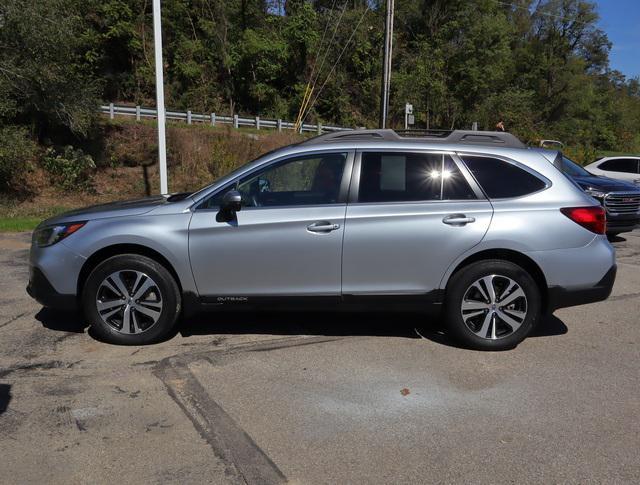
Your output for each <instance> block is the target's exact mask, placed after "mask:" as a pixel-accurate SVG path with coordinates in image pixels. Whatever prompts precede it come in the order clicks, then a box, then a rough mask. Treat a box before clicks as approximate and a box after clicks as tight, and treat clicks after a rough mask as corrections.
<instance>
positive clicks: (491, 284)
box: [445, 260, 541, 350]
mask: <svg viewBox="0 0 640 485" xmlns="http://www.w3.org/2000/svg"><path fill="white" fill-rule="evenodd" d="M540 311H541V301H540V290H539V289H538V286H537V285H536V282H535V281H534V280H533V278H532V277H531V275H529V273H527V272H526V271H525V270H524V269H523V268H521V267H520V266H518V265H516V264H514V263H511V262H509V261H502V260H488V261H481V262H477V263H473V264H471V265H469V266H466V267H465V268H463V269H461V270H460V271H458V272H457V273H456V274H454V275H453V276H452V278H451V280H450V282H449V285H448V286H447V297H446V302H445V312H446V317H447V323H448V328H449V331H450V332H451V334H452V336H453V337H454V338H456V339H457V340H458V341H459V342H460V343H461V344H462V345H464V346H466V347H470V348H474V349H478V350H505V349H511V348H513V347H515V346H516V345H518V344H519V343H520V342H522V341H523V340H524V339H525V338H526V337H527V335H528V334H529V333H530V332H531V329H532V328H533V326H534V325H535V323H536V322H537V321H538V319H539V317H540Z"/></svg>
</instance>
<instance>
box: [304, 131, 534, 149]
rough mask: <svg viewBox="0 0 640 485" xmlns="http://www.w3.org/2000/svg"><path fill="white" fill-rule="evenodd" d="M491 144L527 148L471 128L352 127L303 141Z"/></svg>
mask: <svg viewBox="0 0 640 485" xmlns="http://www.w3.org/2000/svg"><path fill="white" fill-rule="evenodd" d="M417 139H421V140H425V141H427V140H428V141H429V142H431V143H448V144H452V143H458V144H464V145H491V146H498V147H505V148H526V147H527V146H526V145H525V144H524V143H522V142H521V141H520V140H519V139H518V138H517V137H515V136H514V135H512V134H511V133H506V132H503V131H471V130H395V131H394V130H389V129H387V130H351V131H338V132H332V133H326V134H324V135H320V136H316V137H313V138H309V139H308V140H305V141H303V142H302V144H310V145H312V144H313V145H315V144H319V143H338V142H342V141H356V140H357V141H374V142H375V141H415V140H417Z"/></svg>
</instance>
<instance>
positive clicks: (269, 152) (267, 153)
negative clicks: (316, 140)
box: [191, 147, 285, 199]
mask: <svg viewBox="0 0 640 485" xmlns="http://www.w3.org/2000/svg"><path fill="white" fill-rule="evenodd" d="M281 148H285V147H280V148H276V149H274V150H270V151H268V152H266V153H263V154H261V155H260V156H258V157H256V158H254V159H253V160H250V161H248V162H246V163H243V164H242V165H240V166H239V167H238V168H236V169H234V170H232V171H231V172H229V173H227V174H224V175H223V176H222V177H219V178H218V179H216V180H214V181H213V182H209V183H208V184H207V185H205V186H204V187H202V188H200V189H198V190H197V191H195V192H194V193H193V194H192V195H191V198H193V199H197V198H198V196H199V195H200V194H201V193H202V192H204V191H205V190H207V189H208V188H209V187H211V186H212V185H215V184H217V183H218V182H219V181H220V180H222V179H224V178H228V177H229V178H233V175H234V174H235V173H238V172H241V171H242V170H243V169H244V168H245V167H246V166H247V165H250V164H252V163H254V162H256V161H258V160H260V159H261V158H263V157H266V156H267V155H271V154H272V153H275V152H277V151H278V150H280V149H281Z"/></svg>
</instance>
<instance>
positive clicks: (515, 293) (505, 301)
mask: <svg viewBox="0 0 640 485" xmlns="http://www.w3.org/2000/svg"><path fill="white" fill-rule="evenodd" d="M460 312H461V314H462V320H463V321H464V323H465V325H466V326H467V328H468V329H469V330H471V332H473V333H474V334H475V335H477V336H478V337H480V338H483V339H489V340H497V339H501V338H505V337H508V336H509V335H511V334H513V333H514V332H516V331H517V330H518V329H519V328H520V327H521V326H522V324H523V323H524V321H525V319H526V318H527V297H526V295H525V293H524V290H523V289H522V288H521V287H520V285H519V284H518V283H516V282H515V281H514V280H513V279H511V278H509V277H507V276H502V275H496V274H492V275H488V276H485V277H483V278H480V279H478V280H476V281H475V282H473V283H472V284H471V285H470V286H469V288H467V291H465V293H464V297H463V298H462V304H461V308H460Z"/></svg>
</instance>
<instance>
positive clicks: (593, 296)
mask: <svg viewBox="0 0 640 485" xmlns="http://www.w3.org/2000/svg"><path fill="white" fill-rule="evenodd" d="M616 271H617V266H616V265H615V264H614V265H613V266H612V267H611V268H610V269H609V271H607V273H606V274H605V275H604V277H603V278H602V279H601V280H600V281H599V282H598V283H597V284H596V285H594V286H588V287H582V288H565V287H562V286H552V287H550V288H549V292H548V300H547V309H548V311H549V312H552V311H554V310H557V309H558V308H566V307H570V306H576V305H585V304H587V303H595V302H597V301H602V300H606V299H607V298H609V295H611V290H612V289H613V283H614V282H615V280H616Z"/></svg>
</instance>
